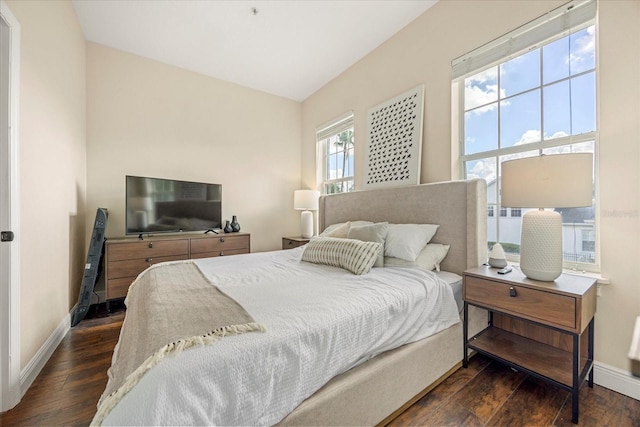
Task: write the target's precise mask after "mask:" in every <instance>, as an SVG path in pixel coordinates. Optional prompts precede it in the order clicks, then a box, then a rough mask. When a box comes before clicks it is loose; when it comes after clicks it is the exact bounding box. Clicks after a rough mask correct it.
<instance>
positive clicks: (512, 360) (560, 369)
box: [468, 326, 593, 391]
mask: <svg viewBox="0 0 640 427" xmlns="http://www.w3.org/2000/svg"><path fill="white" fill-rule="evenodd" d="M468 347H469V348H471V349H473V350H476V351H478V352H479V353H482V354H485V355H487V356H490V357H492V358H494V359H499V360H501V361H502V362H504V363H506V364H508V365H510V366H513V367H514V368H516V369H519V370H522V371H524V372H527V373H529V374H531V375H533V376H536V377H542V378H543V379H545V380H547V381H551V382H553V383H555V384H556V385H558V386H560V387H563V388H564V389H565V390H567V391H572V390H573V375H572V372H573V354H572V352H570V351H565V350H562V349H559V348H556V347H552V346H550V345H545V344H541V343H539V342H537V341H535V340H532V339H529V338H526V337H523V336H520V335H517V334H514V333H512V332H509V331H505V330H503V329H500V328H496V327H493V326H491V327H489V328H487V329H485V330H484V331H482V332H480V333H479V334H478V335H476V336H475V337H473V338H471V340H470V341H469V344H468ZM590 362H591V363H590ZM592 363H593V362H592V361H589V360H588V359H587V358H584V357H581V358H580V361H579V366H581V367H583V369H582V375H581V377H582V379H584V377H585V375H586V373H587V372H588V370H589V369H590V368H591V364H592Z"/></svg>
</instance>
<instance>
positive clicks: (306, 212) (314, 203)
mask: <svg viewBox="0 0 640 427" xmlns="http://www.w3.org/2000/svg"><path fill="white" fill-rule="evenodd" d="M319 197H320V192H319V191H315V190H296V191H294V193H293V209H296V210H301V211H302V213H301V214H300V235H301V236H302V237H304V238H306V239H308V238H310V237H311V236H313V214H312V213H311V212H310V211H315V210H318V198H319Z"/></svg>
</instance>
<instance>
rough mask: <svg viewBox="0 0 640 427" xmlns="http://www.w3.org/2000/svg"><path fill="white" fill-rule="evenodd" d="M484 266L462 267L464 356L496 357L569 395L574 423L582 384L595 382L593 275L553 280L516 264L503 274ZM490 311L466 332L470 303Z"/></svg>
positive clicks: (594, 291)
mask: <svg viewBox="0 0 640 427" xmlns="http://www.w3.org/2000/svg"><path fill="white" fill-rule="evenodd" d="M497 271H498V270H497V269H493V268H490V267H486V266H481V267H478V268H474V269H470V270H467V271H465V272H464V282H463V283H464V290H463V296H464V322H463V335H464V359H463V366H464V367H465V368H466V367H467V364H468V350H469V349H473V350H476V351H477V352H479V353H482V354H484V355H487V356H489V357H491V358H493V359H496V360H499V361H501V362H503V363H505V364H507V365H509V366H511V367H513V368H515V369H517V370H521V371H523V372H526V373H528V374H530V375H532V376H534V377H537V378H540V379H543V380H545V381H548V382H550V383H552V384H554V385H556V386H558V387H560V388H562V389H564V390H567V391H569V392H571V394H572V403H573V407H572V409H573V411H572V421H573V422H574V423H577V422H578V402H579V391H580V385H581V384H582V383H583V382H584V380H585V378H587V376H588V384H589V387H593V339H594V322H595V320H594V314H595V312H596V279H593V278H588V277H583V276H576V275H569V274H563V275H561V276H560V277H559V278H557V279H556V280H555V281H553V282H539V281H536V280H530V279H528V278H526V277H525V276H524V275H523V274H522V272H521V271H520V270H519V269H518V268H516V267H514V268H513V271H512V272H510V273H508V274H505V275H501V274H498V273H497ZM469 305H475V306H478V307H483V308H486V309H487V310H489V323H488V326H487V328H486V329H484V330H483V331H481V332H480V333H479V334H477V335H476V336H474V337H471V338H470V339H469V337H468V324H467V315H468V306H469Z"/></svg>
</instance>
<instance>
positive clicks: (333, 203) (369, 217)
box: [318, 179, 487, 274]
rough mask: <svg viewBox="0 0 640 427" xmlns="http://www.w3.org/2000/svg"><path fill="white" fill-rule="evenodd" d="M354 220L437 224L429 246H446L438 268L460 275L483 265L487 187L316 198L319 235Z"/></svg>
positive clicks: (456, 185)
mask: <svg viewBox="0 0 640 427" xmlns="http://www.w3.org/2000/svg"><path fill="white" fill-rule="evenodd" d="M356 220H365V221H373V222H383V221H388V222H391V223H396V224H401V223H405V224H440V227H439V228H438V232H437V233H436V235H435V236H434V237H433V239H432V242H434V243H446V244H449V245H451V248H450V249H449V254H448V255H447V257H446V258H445V259H444V261H443V263H442V265H441V268H442V269H443V270H446V271H451V272H454V273H458V274H462V272H463V271H464V270H465V269H467V268H470V267H475V266H478V265H480V264H482V263H483V262H485V261H486V260H487V185H486V181H485V180H483V179H474V180H469V181H448V182H438V183H434V184H421V185H414V186H410V187H399V188H386V189H380V190H368V191H355V192H352V193H341V194H331V195H327V196H322V197H320V211H319V214H318V221H319V229H320V230H324V228H325V227H326V226H328V225H331V224H336V223H339V222H346V221H356Z"/></svg>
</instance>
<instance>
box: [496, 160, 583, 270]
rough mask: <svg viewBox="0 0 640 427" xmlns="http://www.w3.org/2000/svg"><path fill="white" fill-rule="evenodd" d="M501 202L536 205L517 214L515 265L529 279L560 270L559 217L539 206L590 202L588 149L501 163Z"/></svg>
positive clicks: (557, 206)
mask: <svg viewBox="0 0 640 427" xmlns="http://www.w3.org/2000/svg"><path fill="white" fill-rule="evenodd" d="M501 168H502V190H501V204H502V206H507V207H517V208H539V210H532V211H528V212H527V213H525V214H524V216H523V217H522V233H521V238H520V269H521V270H522V273H524V275H525V276H527V277H528V278H530V279H534V280H542V281H553V280H555V279H556V278H558V276H560V274H561V273H562V216H561V215H560V214H559V213H558V212H555V211H545V210H544V208H573V207H582V206H591V204H592V198H593V196H592V194H593V154H591V153H572V154H558V155H548V156H547V155H543V156H538V157H527V158H524V159H516V160H509V161H505V162H502V166H501Z"/></svg>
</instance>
